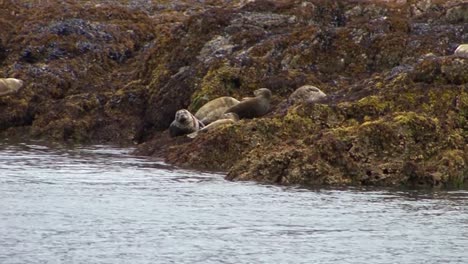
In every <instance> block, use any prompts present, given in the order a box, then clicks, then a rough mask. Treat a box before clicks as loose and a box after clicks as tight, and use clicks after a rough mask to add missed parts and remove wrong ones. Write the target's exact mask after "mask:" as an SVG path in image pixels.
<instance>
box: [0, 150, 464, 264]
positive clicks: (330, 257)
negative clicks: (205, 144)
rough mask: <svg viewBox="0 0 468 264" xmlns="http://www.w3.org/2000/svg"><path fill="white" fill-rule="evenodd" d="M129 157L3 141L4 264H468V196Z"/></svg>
mask: <svg viewBox="0 0 468 264" xmlns="http://www.w3.org/2000/svg"><path fill="white" fill-rule="evenodd" d="M129 151H130V150H129V149H120V148H113V147H109V146H93V147H74V148H72V149H67V148H64V147H60V146H56V147H53V148H50V147H47V146H44V145H41V144H16V145H11V144H5V143H3V144H1V143H0V263H2V264H4V263H411V264H414V263H467V259H468V210H467V209H468V192H467V191H445V192H444V191H440V192H430V193H423V192H416V191H413V192H398V191H389V190H373V191H364V190H358V189H351V190H349V189H348V190H315V191H311V190H303V189H299V188H281V187H276V186H265V185H258V184H254V183H233V182H228V181H225V180H223V177H222V175H217V174H208V173H199V172H193V171H188V170H180V169H176V168H173V167H171V166H168V165H165V164H164V163H162V162H160V161H157V160H156V161H155V160H149V159H145V158H139V157H132V156H131V155H129Z"/></svg>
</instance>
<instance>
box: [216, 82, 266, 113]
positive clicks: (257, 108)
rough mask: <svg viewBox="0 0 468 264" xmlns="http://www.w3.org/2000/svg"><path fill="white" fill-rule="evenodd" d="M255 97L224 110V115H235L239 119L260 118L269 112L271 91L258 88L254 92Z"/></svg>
mask: <svg viewBox="0 0 468 264" xmlns="http://www.w3.org/2000/svg"><path fill="white" fill-rule="evenodd" d="M254 95H255V97H250V98H245V99H243V100H242V101H241V102H240V103H238V104H237V105H235V106H232V107H230V108H228V109H227V110H226V112H225V113H235V114H237V115H238V116H239V118H241V119H242V118H254V117H260V116H263V115H265V114H266V113H268V111H269V110H270V100H271V91H270V90H268V89H267V88H260V89H258V90H255V91H254Z"/></svg>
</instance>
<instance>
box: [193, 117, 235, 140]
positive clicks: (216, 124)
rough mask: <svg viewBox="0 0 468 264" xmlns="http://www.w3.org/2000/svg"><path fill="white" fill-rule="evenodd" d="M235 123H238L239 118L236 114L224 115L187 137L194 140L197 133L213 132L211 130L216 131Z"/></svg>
mask: <svg viewBox="0 0 468 264" xmlns="http://www.w3.org/2000/svg"><path fill="white" fill-rule="evenodd" d="M237 121H239V116H238V115H237V114H235V113H226V114H224V115H223V116H222V117H221V118H220V119H218V120H216V121H214V122H212V123H211V124H209V125H207V126H205V127H204V128H202V129H200V130H198V131H195V132H193V133H190V134H188V135H187V137H189V138H195V137H196V136H198V133H201V132H207V131H210V130H213V129H217V128H219V127H221V126H224V125H229V124H234V123H235V122H237Z"/></svg>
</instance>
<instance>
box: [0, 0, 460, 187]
mask: <svg viewBox="0 0 468 264" xmlns="http://www.w3.org/2000/svg"><path fill="white" fill-rule="evenodd" d="M0 28H2V30H1V31H0V78H9V77H11V78H18V79H21V80H23V81H24V87H23V88H22V89H21V90H20V91H19V92H17V93H16V94H10V95H7V96H2V97H0V133H1V134H2V136H3V137H11V136H15V135H23V136H26V137H30V138H42V139H46V140H52V141H69V142H80V143H97V142H98V143H119V144H131V143H137V144H138V147H137V148H138V150H137V153H138V154H141V155H152V156H159V157H164V158H165V159H166V160H167V161H168V162H170V163H173V164H177V165H181V166H187V167H191V168H198V169H208V170H221V171H225V172H227V178H228V179H231V180H254V181H258V182H263V183H274V184H282V185H295V184H299V185H308V186H310V185H314V186H322V185H333V186H337V185H338V186H339V185H373V186H406V187H462V186H466V185H467V184H468V121H467V120H468V58H467V56H464V55H463V54H454V52H455V50H456V49H457V47H458V46H459V45H461V44H463V43H468V3H466V1H463V0H449V1H439V0H387V1H385V0H380V1H365V0H361V1H358V0H348V1H345V0H343V1H324V0H309V1H306V0H303V1H296V0H280V1H273V0H270V1H267V0H231V1H227V0H205V1H189V0H186V1H182V0H180V1H163V0H160V1H156V0H121V1H94V0H89V1H67V2H64V1H52V0H50V1H15V0H4V1H0ZM302 85H314V86H316V87H319V88H320V89H321V90H322V91H324V92H325V93H326V94H327V95H328V96H327V98H326V99H325V100H323V101H320V102H319V103H299V104H292V105H291V104H288V102H287V98H288V96H289V95H290V94H291V93H292V92H293V91H294V90H296V89H297V88H298V87H300V86H302ZM262 87H266V88H268V89H270V90H271V91H272V93H273V98H272V106H273V109H272V111H270V113H269V114H267V115H266V116H264V117H262V118H255V119H244V120H240V121H239V122H237V123H235V124H234V125H230V126H225V127H222V128H220V129H216V130H213V131H209V132H208V133H203V134H200V135H199V136H197V137H196V138H195V139H190V138H187V137H177V138H170V137H169V135H168V132H167V128H168V127H169V125H170V123H171V122H172V120H173V119H174V114H175V112H176V111H177V110H179V109H182V108H187V109H189V110H190V111H192V112H194V111H196V110H197V109H198V108H200V107H201V106H202V105H203V104H204V103H206V102H208V101H210V100H212V99H215V98H217V97H220V96H232V97H235V98H239V99H240V98H243V97H246V96H251V94H252V92H253V91H254V90H255V89H258V88H262Z"/></svg>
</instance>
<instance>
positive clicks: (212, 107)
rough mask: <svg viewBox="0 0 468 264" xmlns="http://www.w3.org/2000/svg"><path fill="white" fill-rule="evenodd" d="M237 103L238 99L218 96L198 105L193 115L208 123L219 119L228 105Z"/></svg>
mask: <svg viewBox="0 0 468 264" xmlns="http://www.w3.org/2000/svg"><path fill="white" fill-rule="evenodd" d="M238 103H239V100H237V99H236V98H233V97H229V96H223V97H219V98H216V99H214V100H211V101H209V102H208V103H206V104H204V105H203V106H202V107H200V109H198V111H197V112H196V113H195V117H196V118H198V120H200V121H201V122H202V123H203V124H205V125H208V124H210V123H211V122H213V121H215V120H218V119H220V118H221V117H222V115H223V114H224V112H225V111H226V110H227V109H228V108H229V107H231V106H234V105H236V104H238Z"/></svg>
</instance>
